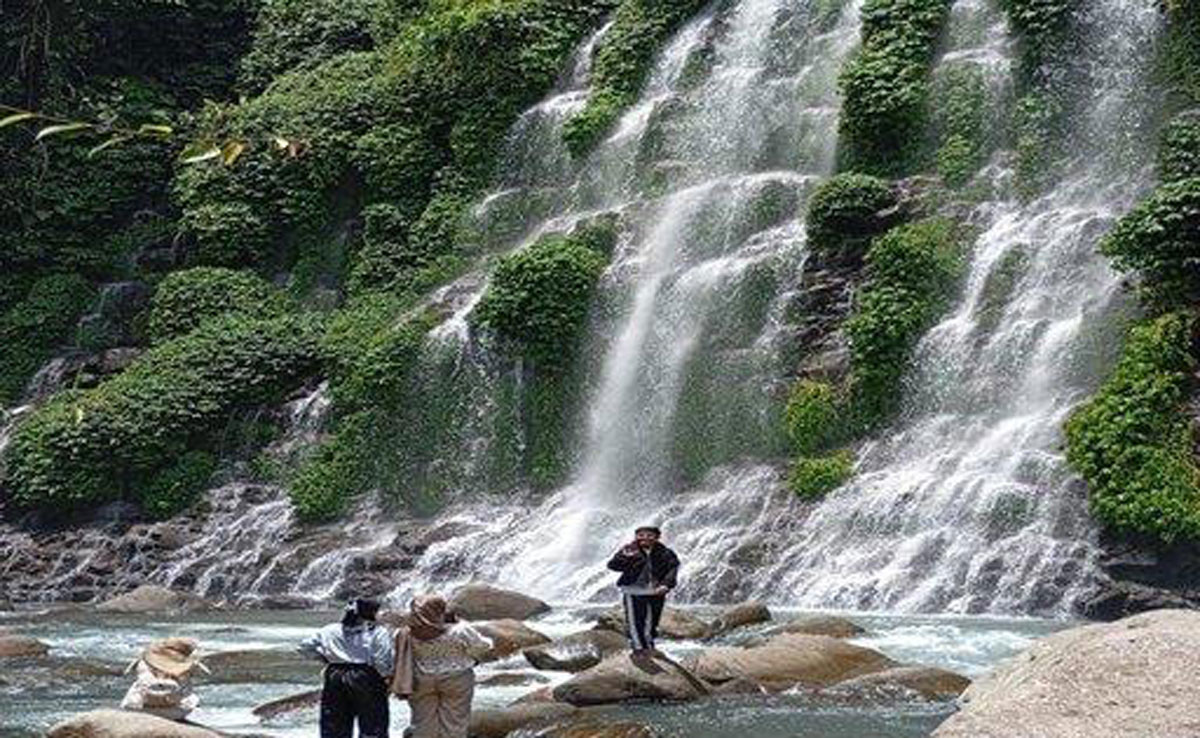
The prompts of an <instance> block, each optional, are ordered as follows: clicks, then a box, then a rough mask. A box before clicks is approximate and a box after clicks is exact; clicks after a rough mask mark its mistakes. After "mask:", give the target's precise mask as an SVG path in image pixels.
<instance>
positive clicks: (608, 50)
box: [563, 0, 705, 157]
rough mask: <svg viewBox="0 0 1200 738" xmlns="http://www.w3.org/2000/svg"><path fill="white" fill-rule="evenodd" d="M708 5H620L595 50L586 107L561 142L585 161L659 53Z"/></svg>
mask: <svg viewBox="0 0 1200 738" xmlns="http://www.w3.org/2000/svg"><path fill="white" fill-rule="evenodd" d="M704 5H705V3H704V0H621V4H620V5H619V6H618V7H617V12H616V16H615V18H614V19H613V25H612V28H610V29H609V30H608V32H607V33H606V34H605V35H604V37H603V38H602V39H601V40H600V43H599V44H598V45H597V48H596V52H595V59H594V62H593V67H592V90H591V94H590V95H589V97H588V102H587V105H586V106H585V107H584V109H583V110H581V111H579V112H578V113H576V114H575V115H574V116H573V117H572V118H571V119H570V120H568V121H567V124H566V126H565V128H564V129H563V139H564V140H565V141H566V144H567V148H568V149H569V150H570V151H571V154H572V155H574V156H577V157H578V156H583V155H585V154H587V152H589V151H591V149H592V148H593V147H595V145H596V144H597V143H599V142H600V140H601V139H602V138H603V137H604V135H605V134H606V133H607V132H608V130H609V129H610V128H611V127H612V124H613V123H615V122H616V120H617V118H618V117H620V115H621V113H622V112H623V111H624V110H625V108H626V107H628V106H629V105H630V104H631V103H632V102H633V101H634V100H635V99H636V98H637V95H638V93H639V92H640V91H641V89H642V85H643V84H644V83H645V81H646V76H647V75H648V74H649V73H650V67H651V65H652V63H653V62H654V56H655V54H656V53H657V52H658V49H659V47H660V46H661V45H662V43H663V42H665V41H666V40H667V39H668V38H670V36H671V34H672V33H673V32H674V31H675V29H676V28H678V27H679V26H680V25H681V24H682V23H683V22H684V21H685V20H687V19H688V18H689V17H691V16H692V15H693V14H695V13H696V12H697V11H699V10H700V8H702V7H703V6H704Z"/></svg>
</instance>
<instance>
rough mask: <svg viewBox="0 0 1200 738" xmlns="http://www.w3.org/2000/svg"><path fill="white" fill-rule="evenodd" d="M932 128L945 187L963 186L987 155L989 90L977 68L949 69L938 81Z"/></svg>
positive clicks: (952, 67)
mask: <svg viewBox="0 0 1200 738" xmlns="http://www.w3.org/2000/svg"><path fill="white" fill-rule="evenodd" d="M933 100H934V104H933V116H932V117H933V128H934V134H935V137H936V139H937V147H938V148H937V153H936V155H935V156H936V166H937V171H938V174H940V175H942V180H943V181H945V182H946V184H948V185H951V186H954V187H957V186H959V185H962V184H964V183H965V182H966V181H967V180H968V179H970V177H971V175H973V174H974V173H975V172H976V171H977V170H978V169H979V167H980V166H981V165H982V164H983V158H984V155H985V153H986V152H987V146H988V141H987V140H986V139H987V116H988V105H987V89H986V85H985V82H984V76H983V72H982V70H980V68H979V67H978V66H977V65H974V64H958V65H953V66H951V67H950V68H948V69H947V70H946V71H945V73H944V74H942V75H941V77H940V78H939V79H938V80H936V82H935V85H934V95H933Z"/></svg>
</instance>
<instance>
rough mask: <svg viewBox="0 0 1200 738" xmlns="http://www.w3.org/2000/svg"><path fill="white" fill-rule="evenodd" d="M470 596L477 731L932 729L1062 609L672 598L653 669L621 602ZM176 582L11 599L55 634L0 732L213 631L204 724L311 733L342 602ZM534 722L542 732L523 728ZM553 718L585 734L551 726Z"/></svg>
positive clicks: (702, 736) (7, 618)
mask: <svg viewBox="0 0 1200 738" xmlns="http://www.w3.org/2000/svg"><path fill="white" fill-rule="evenodd" d="M470 594H471V593H466V595H464V596H460V598H459V600H460V607H461V608H463V609H472V608H474V609H475V610H476V612H475V614H476V616H478V617H480V618H485V619H483V620H480V621H479V622H480V627H482V628H484V629H485V631H486V632H488V633H489V634H490V635H491V636H492V637H493V638H494V640H495V641H496V643H497V650H496V652H495V654H494V659H493V660H491V661H489V662H488V663H486V664H484V665H482V666H481V667H480V671H479V677H480V689H479V692H478V695H477V699H476V708H477V718H476V725H475V729H474V732H473V734H474V735H477V736H479V737H480V738H484V737H485V736H486V737H488V738H490V737H491V736H497V737H499V736H505V735H535V734H536V735H547V736H549V735H560V734H561V735H567V734H569V735H573V736H576V735H578V736H591V735H595V736H602V735H605V736H613V737H614V738H616V736H627V738H643V736H646V737H648V736H661V737H663V738H683V737H685V736H686V737H687V738H735V737H740V736H744V735H746V734H747V733H754V734H755V735H758V736H763V737H764V738H772V737H778V738H784V736H787V737H788V738H795V737H796V736H813V737H814V738H815V737H816V736H821V737H823V738H873V737H877V738H909V737H912V738H916V737H917V736H927V735H928V734H929V732H930V731H931V730H933V729H934V728H935V727H936V726H937V725H938V724H940V723H941V722H942V721H943V720H945V718H946V717H947V716H948V715H949V714H950V713H951V712H952V711H953V709H954V707H953V700H954V698H955V697H956V696H957V695H958V693H959V692H961V691H962V689H963V688H964V687H965V686H966V685H967V684H968V683H969V679H971V678H974V677H977V676H980V675H982V674H984V673H986V672H987V671H988V670H989V669H990V668H992V667H993V666H994V665H995V664H997V663H998V662H1000V661H1001V660H1002V659H1003V658H1005V657H1007V656H1011V655H1013V654H1015V653H1017V652H1018V651H1019V650H1020V649H1022V648H1023V647H1025V646H1027V645H1029V644H1030V643H1031V642H1033V640H1034V639H1035V638H1036V637H1038V636H1040V635H1043V634H1046V633H1049V632H1052V631H1054V630H1056V629H1058V628H1061V627H1063V626H1064V625H1065V623H1060V622H1051V621H1037V620H987V619H972V618H966V619H964V618H940V617H892V616H880V615H860V614H849V615H830V614H814V613H800V612H796V611H789V610H778V609H772V610H767V609H766V608H763V607H761V606H758V605H754V604H747V605H744V606H741V607H736V608H686V609H679V610H674V611H670V614H669V617H668V618H667V619H666V620H665V622H664V631H666V632H667V633H668V634H670V635H671V636H674V637H673V638H671V639H669V640H666V641H664V642H663V644H662V645H663V646H664V647H663V651H664V654H665V657H664V658H663V659H661V660H656V661H655V662H653V663H652V664H651V665H650V666H649V667H646V666H645V665H641V666H639V665H635V664H633V663H632V662H630V660H629V659H628V657H627V656H626V655H625V654H624V650H623V648H622V643H621V639H620V637H619V636H616V637H614V636H615V635H616V634H615V633H614V632H613V631H612V630H610V629H611V628H613V627H619V625H620V623H619V615H618V613H617V612H615V611H613V610H611V609H610V608H609V607H606V606H601V607H580V606H565V607H564V606H556V607H553V608H551V609H549V610H543V608H542V606H541V603H533V604H532V605H531V603H530V602H528V601H523V600H521V599H519V598H516V599H513V598H509V599H496V598H495V597H492V596H484V597H478V596H476V597H474V601H472V598H471V596H470ZM484 594H485V595H487V593H484ZM170 597H172V596H171V595H170V593H156V592H154V591H143V592H141V593H138V594H137V595H136V596H133V597H127V598H125V599H123V600H118V601H116V602H111V603H109V604H107V605H104V606H103V609H98V608H93V607H90V606H88V607H81V606H72V607H63V608H48V609H44V610H41V611H37V612H30V611H18V612H9V613H5V614H4V615H3V618H4V622H5V623H6V624H7V625H6V626H5V627H7V628H9V629H10V630H9V631H7V632H6V634H5V635H4V636H3V638H10V639H11V638H16V637H20V638H27V639H36V642H40V643H43V644H45V646H46V647H47V650H46V652H45V653H36V652H30V653H26V654H23V655H20V656H17V657H15V658H12V659H6V660H5V669H4V673H3V677H0V679H2V681H0V706H2V709H0V715H2V716H3V717H0V735H4V736H6V737H7V736H33V735H41V734H42V733H43V731H45V730H46V729H48V728H50V727H51V726H52V725H54V724H56V723H59V722H61V721H64V720H68V719H72V718H73V717H75V716H78V715H80V714H83V713H86V712H88V711H89V710H94V709H98V708H105V707H113V706H115V705H116V704H117V703H118V701H119V699H120V696H121V694H122V692H123V690H124V688H125V686H126V682H127V678H126V677H123V676H121V670H122V669H123V667H124V666H125V665H126V664H127V663H128V661H129V660H130V659H132V658H133V656H134V655H135V654H136V653H137V651H138V649H139V648H140V647H141V646H142V645H144V644H145V643H146V642H147V641H148V640H150V639H153V638H158V637H162V636H166V635H187V636H191V637H194V638H197V639H199V640H200V641H201V643H202V648H203V650H204V652H205V653H207V654H209V655H208V656H207V659H206V660H207V663H208V664H209V665H210V667H211V668H212V670H213V675H212V677H211V678H207V679H205V680H204V681H203V682H202V683H200V684H199V685H198V692H199V694H200V696H201V700H202V702H201V708H200V710H198V711H197V713H196V714H195V716H194V717H195V719H196V720H197V721H198V722H201V723H203V724H205V725H208V726H211V727H213V728H214V729H217V730H220V731H223V732H228V733H235V734H243V735H248V734H258V735H273V736H280V737H285V736H297V737H298V736H301V735H304V736H311V734H312V733H313V731H314V729H315V723H316V710H315V707H314V705H315V701H314V699H313V697H312V696H311V692H312V690H314V689H316V688H318V687H319V681H318V680H319V674H318V668H317V666H316V665H315V664H312V663H309V662H306V661H303V660H302V659H299V658H297V657H296V656H294V655H293V652H292V648H293V646H294V644H295V642H296V641H297V640H299V639H300V638H301V637H302V636H303V635H305V634H306V633H308V632H310V631H311V630H312V629H313V628H314V627H316V626H318V625H320V624H322V623H323V622H326V621H328V620H330V619H331V618H334V617H336V613H332V612H314V611H287V612H284V611H261V610H260V611H225V610H211V609H207V608H205V607H203V603H200V602H197V601H195V600H192V599H188V598H176V599H174V600H171V599H170ZM464 597H465V599H464ZM163 607H165V608H167V609H166V610H161V609H160V608H163ZM139 610H141V611H140V612H139ZM146 610H149V612H147V611H146ZM12 642H13V643H16V641H12ZM23 642H24V643H26V644H27V645H28V644H29V643H31V642H32V641H23ZM306 693H307V694H306ZM514 703H517V704H518V706H517V707H514V706H513V705H514ZM407 722H408V712H407V709H406V707H404V706H403V705H402V704H400V703H398V702H393V726H394V728H395V729H396V731H397V732H396V734H397V735H399V734H400V731H402V729H403V727H404V726H405V725H407ZM522 725H525V726H527V727H528V730H530V731H532V730H534V728H536V729H537V730H538V731H543V732H527V733H517V732H514V731H516V730H517V728H518V727H520V726H522ZM554 726H558V728H559V729H561V730H563V731H565V730H568V727H569V729H570V731H573V732H569V733H560V732H544V731H546V730H551V729H552V728H554ZM588 726H592V727H591V728H589V727H588ZM597 726H602V727H604V730H605V731H608V732H595V731H594V730H592V728H596V729H597V730H598V728H597ZM580 731H584V732H580ZM587 731H591V732H587ZM612 731H616V732H612ZM622 731H623V732H622ZM83 734H85V735H86V734H87V733H83Z"/></svg>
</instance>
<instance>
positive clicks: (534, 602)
mask: <svg viewBox="0 0 1200 738" xmlns="http://www.w3.org/2000/svg"><path fill="white" fill-rule="evenodd" d="M449 604H450V609H451V610H453V611H454V612H455V613H456V614H457V615H458V616H459V617H460V618H462V619H463V620H527V619H529V618H531V617H533V616H534V615H540V614H542V613H544V612H549V611H550V606H549V605H547V604H546V603H545V602H542V601H541V600H538V599H535V598H533V597H529V596H527V595H523V594H521V593H519V592H512V591H510V590H506V589H500V588H499V587H493V586H491V585H490V584H468V585H466V586H464V587H459V588H458V589H457V590H455V591H454V594H452V595H451V596H450V603H449Z"/></svg>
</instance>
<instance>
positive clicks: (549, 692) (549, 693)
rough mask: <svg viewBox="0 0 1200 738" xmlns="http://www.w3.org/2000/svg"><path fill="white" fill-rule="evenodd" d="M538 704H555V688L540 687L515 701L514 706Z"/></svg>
mask: <svg viewBox="0 0 1200 738" xmlns="http://www.w3.org/2000/svg"><path fill="white" fill-rule="evenodd" d="M538 702H554V687H539V688H538V689H535V690H533V691H532V692H528V693H526V694H523V695H521V696H520V697H518V698H517V699H515V700H513V701H512V704H514V705H527V704H530V703H538Z"/></svg>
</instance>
